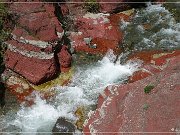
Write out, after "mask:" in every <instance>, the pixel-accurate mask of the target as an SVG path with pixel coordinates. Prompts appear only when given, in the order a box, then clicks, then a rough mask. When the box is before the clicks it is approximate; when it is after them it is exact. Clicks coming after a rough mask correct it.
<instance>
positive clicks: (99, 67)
mask: <svg viewBox="0 0 180 135" xmlns="http://www.w3.org/2000/svg"><path fill="white" fill-rule="evenodd" d="M115 59H116V56H115V55H114V54H113V52H112V50H110V51H109V52H108V53H107V55H106V56H105V57H104V58H103V59H102V60H101V61H98V62H97V63H96V64H95V65H93V66H89V67H88V68H87V69H82V68H79V69H78V70H77V72H76V73H75V75H74V77H73V79H72V82H71V83H70V84H69V85H68V86H56V87H53V88H52V89H53V90H54V91H56V93H57V95H56V97H55V98H54V99H53V101H51V102H46V101H45V100H43V99H41V98H40V96H39V94H38V93H36V92H34V93H33V94H34V95H35V104H34V105H32V106H31V107H24V106H22V107H21V109H20V110H19V111H18V112H17V113H16V114H15V116H14V119H13V120H11V121H9V122H7V121H6V122H7V124H6V125H5V126H6V128H8V126H13V129H16V130H17V131H18V132H24V134H25V133H27V132H31V134H32V135H33V134H36V133H37V132H49V133H47V134H50V132H51V131H52V128H53V126H54V124H55V122H56V120H57V119H58V118H59V117H65V118H67V119H69V120H71V121H72V122H74V121H76V120H77V117H76V116H75V115H74V112H75V110H76V109H77V108H78V107H81V106H89V105H95V104H96V102H97V99H98V96H99V94H100V93H101V92H102V91H103V90H104V89H105V88H106V87H107V86H108V85H111V84H116V83H117V84H121V83H122V82H124V81H125V80H127V79H128V77H129V76H131V75H132V74H133V72H135V71H136V70H137V69H138V67H139V63H138V62H133V61H129V62H127V63H126V64H124V65H121V64H120V60H121V59H120V58H119V59H118V60H117V61H116V62H115V63H114V61H115ZM22 134H23V133H22Z"/></svg>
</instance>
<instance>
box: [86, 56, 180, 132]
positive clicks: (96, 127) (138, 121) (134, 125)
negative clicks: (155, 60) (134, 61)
mask: <svg viewBox="0 0 180 135" xmlns="http://www.w3.org/2000/svg"><path fill="white" fill-rule="evenodd" d="M164 57H167V56H164ZM179 59H180V55H179V53H178V55H176V56H173V55H171V58H170V57H168V61H169V62H168V63H167V65H166V67H164V69H163V70H162V71H161V72H159V73H156V74H154V75H152V76H149V77H146V78H145V79H142V80H139V81H136V82H133V83H129V84H124V85H120V86H111V87H110V86H109V87H107V88H106V90H105V92H104V94H102V95H101V96H100V97H99V100H98V109H97V110H96V111H95V112H93V113H92V114H91V116H90V119H89V120H88V122H87V123H86V125H85V127H84V129H83V131H84V133H85V134H89V133H88V132H91V133H95V134H97V133H98V132H104V133H105V132H106V133H108V132H109V134H110V132H111V133H112V132H114V134H118V133H120V132H169V133H166V134H174V133H176V132H178V131H179V121H178V120H179V118H180V114H179V111H180V107H179V106H178V103H179V102H180V100H179V96H180V93H179V89H180V85H179V81H180V62H179ZM148 85H153V86H154V88H153V89H152V90H151V92H150V93H149V94H146V93H145V92H144V88H145V87H146V86H148ZM130 134H131V133H130ZM154 134H155V133H154Z"/></svg>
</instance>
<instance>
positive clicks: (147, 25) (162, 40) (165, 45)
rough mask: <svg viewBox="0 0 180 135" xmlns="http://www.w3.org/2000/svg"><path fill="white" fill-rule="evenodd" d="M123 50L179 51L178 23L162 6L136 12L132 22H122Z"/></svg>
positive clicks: (179, 26)
mask: <svg viewBox="0 0 180 135" xmlns="http://www.w3.org/2000/svg"><path fill="white" fill-rule="evenodd" d="M121 28H122V29H123V30H124V32H125V36H124V42H123V45H124V48H125V49H129V50H136V51H141V50H149V49H164V50H172V49H180V23H177V22H176V20H175V19H174V18H173V15H172V14H171V13H170V12H169V11H168V10H166V9H165V7H163V6H162V5H151V4H149V6H148V7H147V8H146V9H142V10H139V11H137V13H136V15H135V16H134V17H133V19H132V21H131V22H130V23H129V22H124V23H123V25H122V26H121Z"/></svg>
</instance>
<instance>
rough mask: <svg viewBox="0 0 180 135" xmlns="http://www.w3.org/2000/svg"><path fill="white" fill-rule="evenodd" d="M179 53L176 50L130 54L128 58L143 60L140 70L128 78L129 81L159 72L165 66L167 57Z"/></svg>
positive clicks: (179, 52)
mask: <svg viewBox="0 0 180 135" xmlns="http://www.w3.org/2000/svg"><path fill="white" fill-rule="evenodd" d="M179 54H180V51H179V50H176V51H171V52H163V51H144V52H139V53H136V54H133V55H131V56H130V57H129V59H140V60H142V61H143V64H142V66H141V70H139V71H137V72H135V73H134V74H133V75H132V76H131V77H130V78H129V82H135V81H137V80H140V79H143V78H146V77H148V76H151V75H154V74H156V73H158V72H161V71H162V70H164V68H165V67H166V66H167V64H168V62H169V59H170V58H172V57H176V56H177V55H179Z"/></svg>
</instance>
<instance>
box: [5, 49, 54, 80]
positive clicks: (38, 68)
mask: <svg viewBox="0 0 180 135" xmlns="http://www.w3.org/2000/svg"><path fill="white" fill-rule="evenodd" d="M5 64H6V67H7V68H10V69H11V70H13V71H15V72H17V73H18V74H20V75H22V76H23V77H25V78H26V79H27V80H29V81H30V82H31V83H33V84H41V83H44V82H46V81H48V80H50V79H52V78H54V77H55V76H56V74H57V67H56V63H55V60H54V58H52V59H37V58H33V57H32V58H29V57H26V56H23V55H21V54H18V53H15V52H12V51H10V50H7V51H6V61H5Z"/></svg>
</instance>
